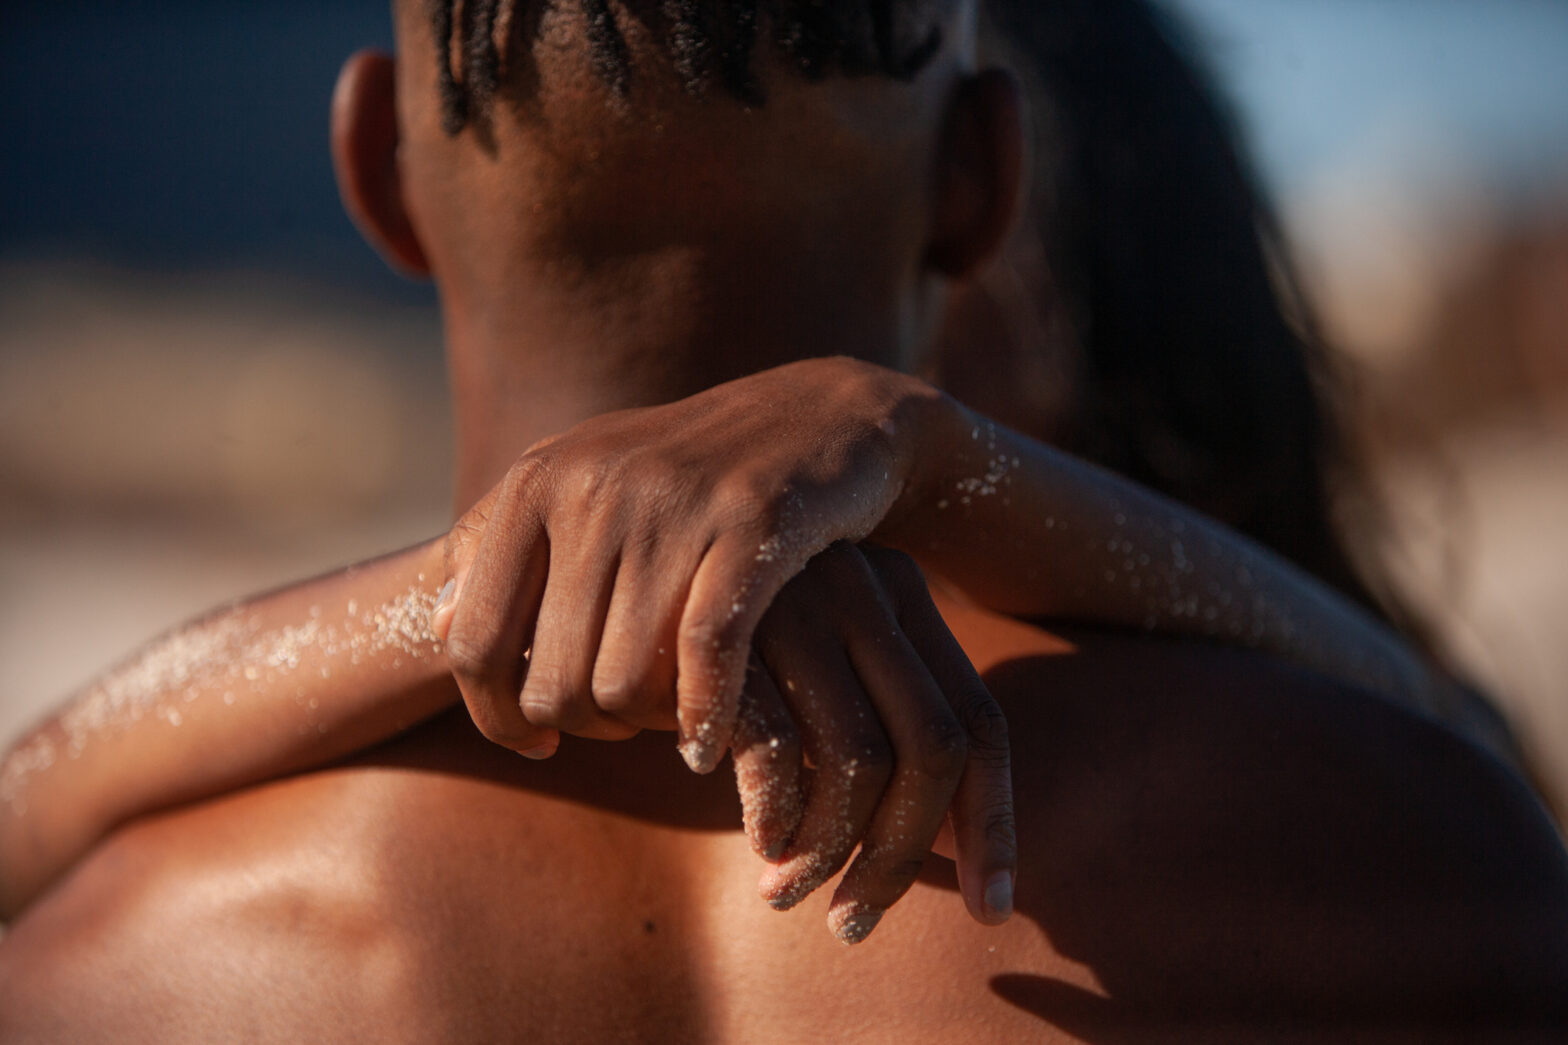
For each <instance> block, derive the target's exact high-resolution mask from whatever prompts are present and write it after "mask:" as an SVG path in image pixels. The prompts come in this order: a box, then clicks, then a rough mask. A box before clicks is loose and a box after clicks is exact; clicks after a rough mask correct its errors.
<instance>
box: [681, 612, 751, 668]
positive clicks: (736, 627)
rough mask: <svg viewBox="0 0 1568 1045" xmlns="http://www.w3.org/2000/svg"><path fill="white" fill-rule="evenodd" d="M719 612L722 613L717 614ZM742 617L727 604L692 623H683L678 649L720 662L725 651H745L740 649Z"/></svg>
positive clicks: (700, 616)
mask: <svg viewBox="0 0 1568 1045" xmlns="http://www.w3.org/2000/svg"><path fill="white" fill-rule="evenodd" d="M719 609H722V610H724V611H725V612H722V613H721V612H719ZM743 616H744V615H743V614H740V613H736V612H734V611H733V609H732V607H731V606H730V605H728V604H726V605H724V606H723V607H719V608H715V609H711V610H707V611H705V612H703V613H701V614H699V615H697V616H696V617H694V618H693V619H691V620H688V621H682V622H681V629H680V641H681V646H682V647H683V648H684V649H686V650H689V651H691V653H692V654H694V655H696V656H698V657H701V658H703V659H707V658H709V657H714V658H715V659H718V660H722V659H723V658H722V655H723V654H725V653H726V652H728V653H730V654H734V653H737V652H744V650H740V649H739V647H740V645H741V643H742V641H743V640H744V639H745V638H746V634H745V631H746V627H745V622H744V620H743Z"/></svg>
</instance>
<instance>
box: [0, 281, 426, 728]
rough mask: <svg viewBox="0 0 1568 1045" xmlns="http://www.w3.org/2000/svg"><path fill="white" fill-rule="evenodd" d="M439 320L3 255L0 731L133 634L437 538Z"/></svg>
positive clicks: (267, 288) (280, 290) (260, 287)
mask: <svg viewBox="0 0 1568 1045" xmlns="http://www.w3.org/2000/svg"><path fill="white" fill-rule="evenodd" d="M448 433H449V423H448V406H447V398H446V386H445V376H444V372H443V367H442V362H441V356H440V332H439V326H438V322H437V319H436V316H435V314H434V313H433V312H432V311H430V310H420V309H409V308H397V307H389V306H388V305H386V304H384V303H381V302H376V303H370V302H367V301H360V300H355V299H352V298H345V297H341V296H332V295H330V294H327V293H325V292H321V291H319V290H318V289H316V288H313V287H310V286H305V285H298V284H288V283H283V282H278V281H277V280H276V278H275V277H259V276H254V275H247V274H243V273H240V274H233V275H228V276H202V277H192V276H189V275H183V276H179V277H157V276H149V275H144V274H129V273H126V272H119V271H107V270H94V269H83V268H65V267H57V266H56V267H47V266H27V267H19V266H11V267H8V268H0V744H5V743H8V742H9V741H10V740H11V739H12V738H13V736H14V735H15V734H16V733H17V732H18V731H19V730H21V729H22V728H24V727H25V725H26V724H27V723H28V722H29V721H31V720H32V719H34V718H35V717H36V716H38V715H39V714H40V713H41V712H42V711H43V710H44V709H45V708H46V707H47V706H48V705H50V704H51V703H53V702H54V701H56V700H58V699H59V698H60V697H61V696H62V695H64V694H66V693H68V692H70V691H72V690H74V689H75V688H76V687H78V686H80V685H81V684H82V683H84V682H86V681H87V680H89V679H90V678H92V677H93V676H94V675H95V674H96V673H98V672H99V671H101V670H102V669H103V668H105V667H107V666H108V665H110V664H111V663H113V662H114V661H115V660H117V659H118V658H119V657H121V656H123V655H124V654H125V653H126V652H128V651H129V650H131V649H133V648H134V647H135V646H136V645H138V644H139V643H140V642H141V641H143V640H144V639H146V638H147V637H149V636H151V635H152V634H154V633H156V632H158V631H161V630H162V629H164V628H167V627H168V626H170V625H172V624H174V623H177V622H179V621H180V620H182V619H184V618H186V617H188V616H190V615H192V614H194V613H197V612H199V611H201V610H203V609H206V608H208V607H210V606H213V605H216V604H218V603H219V602H221V601H223V600H226V599H229V598H232V597H235V596H237V595H240V594H244V593H246V592H252V591H256V590H259V589H263V588H266V587H271V586H275V585H277V584H280V583H283V582H286V581H289V580H291V579H295V578H299V577H303V576H308V575H311V574H313V573H317V572H320V571H323V570H326V569H328V568H330V567H333V566H335V565H339V564H342V563H346V562H350V561H354V560H356V559H361V558H365V557H367V556H370V555H373V554H376V553H379V552H383V551H389V550H392V549H395V548H398V547H402V546H405V545H407V544H411V543H413V542H415V541H417V540H420V539H423V538H428V537H431V536H434V535H436V534H439V533H440V532H442V531H443V530H444V529H445V528H446V525H447V524H448V519H449V511H450V504H449V491H448V487H447V479H446V476H447V474H448V469H449V462H450V454H451V445H450V438H449V434H448Z"/></svg>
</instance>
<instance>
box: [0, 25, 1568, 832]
mask: <svg viewBox="0 0 1568 1045" xmlns="http://www.w3.org/2000/svg"><path fill="white" fill-rule="evenodd" d="M1163 2H1164V3H1166V4H1167V6H1170V7H1172V8H1174V9H1176V10H1177V12H1178V13H1179V14H1181V15H1182V16H1184V17H1186V18H1187V19H1188V20H1189V22H1190V23H1191V26H1192V28H1193V35H1194V38H1195V39H1196V40H1197V41H1198V42H1199V44H1200V45H1201V47H1202V50H1203V52H1204V54H1205V56H1206V57H1207V59H1208V61H1209V63H1210V65H1211V67H1212V68H1213V69H1214V70H1215V71H1216V73H1217V74H1218V75H1219V78H1220V80H1221V82H1222V83H1223V84H1224V85H1225V86H1226V87H1227V89H1228V90H1229V92H1230V94H1231V96H1232V98H1233V100H1234V103H1235V107H1236V111H1237V115H1238V118H1239V121H1240V123H1241V125H1242V127H1243V130H1244V131H1245V132H1246V133H1247V135H1248V137H1249V138H1250V140H1251V142H1252V144H1253V146H1254V148H1255V154H1256V156H1257V158H1258V162H1259V165H1260V169H1261V171H1262V172H1263V175H1264V178H1265V181H1266V183H1267V185H1268V187H1269V190H1270V192H1271V193H1272V195H1273V197H1274V199H1275V202H1276V204H1277V205H1278V207H1279V209H1280V211H1281V214H1282V215H1283V217H1284V218H1285V223H1286V227H1287V230H1288V233H1289V235H1290V237H1291V241H1292V245H1293V249H1294V250H1295V252H1296V254H1297V260H1298V262H1299V264H1300V265H1301V267H1302V270H1303V272H1304V274H1305V276H1306V278H1307V282H1308V284H1309V286H1310V288H1311V290H1312V292H1313V294H1314V298H1315V303H1316V305H1317V307H1318V308H1319V309H1320V311H1321V313H1322V319H1323V322H1324V325H1325V328H1326V330H1327V333H1328V334H1329V335H1330V337H1331V338H1332V339H1333V341H1334V342H1335V344H1336V345H1337V346H1338V347H1339V348H1341V349H1342V350H1343V351H1344V352H1346V353H1347V354H1349V355H1350V356H1351V357H1352V358H1353V359H1354V360H1355V361H1356V362H1357V364H1358V366H1359V370H1360V373H1361V388H1360V395H1359V396H1358V398H1357V411H1358V413H1357V427H1358V434H1359V435H1360V436H1361V438H1362V439H1363V441H1364V443H1365V445H1366V446H1367V448H1368V453H1369V455H1370V459H1371V460H1372V461H1373V463H1374V467H1375V470H1376V475H1377V478H1378V481H1379V483H1380V485H1381V486H1382V487H1383V488H1384V489H1385V490H1386V491H1387V493H1388V496H1389V500H1390V504H1391V506H1392V508H1393V514H1394V524H1395V525H1394V528H1393V531H1392V535H1391V539H1390V541H1389V544H1388V548H1387V551H1388V554H1389V555H1390V556H1391V558H1392V560H1393V561H1394V562H1395V564H1396V566H1397V568H1398V572H1399V575H1400V576H1401V577H1402V578H1403V580H1404V582H1405V583H1406V585H1407V586H1408V587H1409V588H1410V590H1411V591H1412V593H1414V595H1415V596H1416V601H1417V602H1418V603H1419V604H1420V605H1422V606H1423V607H1425V608H1426V609H1427V611H1428V612H1429V613H1430V614H1431V616H1432V617H1433V618H1434V619H1435V620H1436V621H1437V622H1438V625H1439V630H1440V632H1441V634H1442V637H1443V639H1444V641H1445V642H1446V643H1447V644H1448V646H1449V647H1450V648H1451V649H1452V650H1453V651H1454V653H1455V655H1456V656H1457V658H1458V659H1459V661H1460V662H1461V663H1462V664H1464V665H1465V666H1466V668H1467V670H1469V671H1470V672H1472V673H1473V674H1474V675H1475V676H1476V677H1477V678H1478V679H1480V680H1481V681H1482V682H1483V683H1484V684H1485V685H1486V686H1488V687H1489V688H1490V689H1491V690H1492V691H1493V692H1495V693H1496V694H1497V695H1498V696H1499V697H1500V698H1501V700H1502V702H1503V704H1504V706H1505V708H1506V710H1507V712H1508V713H1509V715H1510V716H1511V718H1512V719H1513V720H1514V722H1515V723H1516V726H1517V727H1518V729H1519V731H1520V733H1521V735H1522V736H1523V738H1524V740H1525V742H1526V744H1527V746H1528V747H1529V749H1530V751H1531V753H1532V754H1533V755H1534V757H1535V758H1536V760H1537V761H1538V763H1539V765H1540V767H1541V769H1542V774H1543V777H1544V778H1545V780H1546V782H1547V784H1548V786H1549V787H1550V788H1551V789H1552V790H1553V791H1554V792H1555V796H1556V798H1557V800H1558V805H1559V808H1564V807H1568V681H1565V680H1568V104H1564V101H1563V100H1564V99H1568V4H1563V3H1561V2H1560V0H1485V2H1483V0H1163ZM389 43H390V27H389V25H388V19H387V14H386V3H385V0H336V2H334V3H332V4H321V3H319V2H316V0H270V2H266V3H251V4H243V5H242V4H213V3H210V2H209V0H157V2H150V0H140V2H138V0H116V2H110V0H56V2H54V3H51V4H47V5H21V4H10V3H8V4H0V133H3V139H0V140H3V141H4V142H5V147H4V148H3V149H0V745H3V744H5V743H7V742H9V740H10V739H11V738H13V737H14V736H15V735H16V733H18V732H19V731H20V730H21V729H22V728H24V727H25V726H26V724H27V723H28V722H29V721H31V720H32V719H33V718H35V717H36V716H37V715H38V714H40V713H41V712H42V710H43V709H44V708H45V707H46V706H48V705H49V704H50V703H52V702H54V701H55V700H57V699H58V698H60V697H61V696H63V695H64V694H66V693H67V692H69V691H70V690H72V689H74V688H75V687H77V686H78V685H80V684H82V683H83V682H85V681H86V680H88V679H89V678H91V677H92V676H93V675H94V674H95V673H97V672H98V671H100V670H102V669H103V668H104V667H106V666H108V665H109V664H110V663H112V662H113V661H114V660H115V659H117V658H118V657H119V656H120V655H122V654H123V653H125V652H126V651H127V650H129V649H131V648H132V647H134V646H135V645H136V644H137V643H139V642H140V641H141V640H143V639H145V638H146V637H148V636H149V635H151V634H153V633H155V632H157V631H159V630H162V629H163V628H165V627H167V626H169V625H170V624H172V623H175V622H176V621H178V620H180V619H182V618H184V617H186V616H188V615H190V614H192V613H194V612H197V611H199V610H201V609H204V608H206V607H209V606H211V605H213V604H215V603H217V602H220V601H222V600H224V599H226V598H230V597H233V596H235V595H236V594H239V593H243V592H247V591H252V590H255V589H258V588H262V587H267V586H272V585H276V584H278V583H282V582H284V581H287V580H290V579H293V578H297V577H300V576H304V575H307V574H310V573H313V572H317V571H320V570H324V569H327V568H330V567H331V566H333V565H336V564H340V563H342V562H345V561H348V560H351V559H357V558H363V557H365V556H367V555H370V554H374V553H376V552H379V551H385V550H389V549H392V548H396V547H400V546H402V545H405V544H408V543H411V542H413V541H415V540H419V539H422V538H425V537H429V536H433V535H435V534H436V533H438V532H440V531H441V530H443V529H444V528H445V525H446V523H447V519H448V510H449V507H450V506H449V503H448V497H449V491H448V488H447V479H446V467H447V461H448V456H449V454H450V438H449V433H448V418H447V413H446V411H447V404H446V398H445V388H444V381H443V376H442V366H441V360H440V351H439V344H440V341H439V326H438V322H437V318H436V315H435V312H434V301H433V297H432V295H431V294H430V292H429V291H428V289H427V288H423V287H416V286H413V285H411V284H407V283H404V282H402V281H400V280H399V279H397V278H396V277H394V276H392V275H391V274H390V273H389V272H388V271H387V270H386V269H385V268H384V267H383V266H382V265H381V263H380V262H379V261H378V260H377V259H376V258H375V256H374V255H373V254H372V253H371V252H370V250H369V249H368V248H366V247H365V246H363V245H362V244H361V243H360V241H359V239H358V237H357V235H356V234H355V232H354V230H353V229H352V227H351V226H350V225H349V223H348V221H347V219H346V218H344V217H343V216H342V214H341V211H340V208H339V206H338V202H337V196H336V191H335V189H334V187H333V182H332V176H331V170H330V167H329V164H328V159H327V150H326V112H327V104H328V100H329V98H330V95H331V89H332V84H333V80H334V78H335V76H336V72H337V68H338V65H339V63H340V62H341V60H342V59H343V57H344V56H346V55H347V54H349V53H350V52H351V51H352V50H354V49H355V48H357V47H360V46H364V45H367V44H375V45H381V46H387V45H389Z"/></svg>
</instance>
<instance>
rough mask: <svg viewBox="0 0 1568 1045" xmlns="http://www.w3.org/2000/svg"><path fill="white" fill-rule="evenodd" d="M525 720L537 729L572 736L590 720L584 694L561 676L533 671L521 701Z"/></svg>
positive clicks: (539, 670)
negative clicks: (549, 729)
mask: <svg viewBox="0 0 1568 1045" xmlns="http://www.w3.org/2000/svg"><path fill="white" fill-rule="evenodd" d="M520 703H521V705H522V709H523V717H524V718H526V719H527V720H528V721H529V722H531V723H533V724H534V725H536V726H548V727H550V728H552V729H560V730H565V731H567V732H571V731H573V730H576V729H581V728H582V727H583V726H584V725H586V724H587V722H588V719H589V717H590V715H589V712H588V709H587V708H586V707H585V706H584V704H585V702H584V701H583V700H582V697H581V694H579V693H578V692H577V691H576V687H574V686H572V685H571V684H570V683H569V682H568V681H567V680H566V679H565V678H564V677H563V676H562V675H561V674H560V673H559V672H556V671H552V670H550V669H549V668H543V669H541V668H539V667H534V668H531V669H530V670H529V672H528V680H527V682H525V683H524V685H523V694H522V697H521V700H520Z"/></svg>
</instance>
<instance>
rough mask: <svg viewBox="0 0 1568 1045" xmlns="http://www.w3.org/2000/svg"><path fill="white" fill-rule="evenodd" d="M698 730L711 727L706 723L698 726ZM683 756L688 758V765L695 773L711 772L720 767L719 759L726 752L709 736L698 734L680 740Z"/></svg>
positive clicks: (702, 730) (705, 729)
mask: <svg viewBox="0 0 1568 1045" xmlns="http://www.w3.org/2000/svg"><path fill="white" fill-rule="evenodd" d="M697 728H698V732H699V733H701V732H706V731H708V730H709V729H710V727H708V726H707V724H706V723H704V724H703V725H702V726H699V727H697ZM680 753H681V758H683V759H685V760H686V765H687V766H688V767H690V769H691V771H692V772H693V773H711V772H713V771H714V770H715V769H717V768H718V767H719V759H720V758H722V757H724V752H722V751H720V750H719V749H718V746H717V745H715V744H714V743H713V741H712V740H711V739H709V738H707V737H702V736H696V737H692V738H691V739H689V740H682V741H681V742H680Z"/></svg>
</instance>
